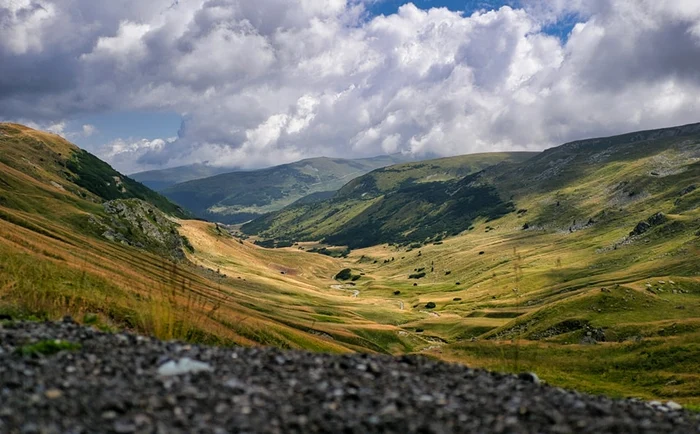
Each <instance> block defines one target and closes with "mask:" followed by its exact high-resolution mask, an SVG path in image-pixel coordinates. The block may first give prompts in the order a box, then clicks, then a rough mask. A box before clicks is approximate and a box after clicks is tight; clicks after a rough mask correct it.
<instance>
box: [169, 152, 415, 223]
mask: <svg viewBox="0 0 700 434" xmlns="http://www.w3.org/2000/svg"><path fill="white" fill-rule="evenodd" d="M411 158H412V157H409V156H404V155H401V154H396V155H383V156H378V157H373V158H364V159H357V160H348V159H342V158H327V157H320V158H310V159H306V160H301V161H298V162H295V163H289V164H283V165H280V166H274V167H269V168H266V169H260V170H251V171H238V172H231V173H224V174H219V175H216V176H212V177H208V178H203V179H197V180H193V181H188V182H184V183H180V184H176V185H173V186H170V187H168V188H166V189H164V190H163V191H162V193H163V194H164V195H165V196H166V197H168V198H169V199H171V200H173V201H174V202H176V203H178V204H180V205H181V206H183V207H185V208H187V209H189V210H191V211H192V212H193V213H194V214H195V215H197V216H198V217H201V218H205V219H208V220H213V221H218V222H221V223H243V222H245V221H248V220H251V219H253V218H255V217H258V216H260V215H262V214H266V213H268V212H273V211H277V210H279V209H282V208H284V207H285V206H287V205H290V204H292V203H294V202H296V201H297V200H299V199H302V198H304V197H306V196H308V195H310V194H313V193H320V192H328V191H334V190H337V189H339V188H340V187H342V186H343V185H345V184H346V183H347V182H348V181H350V180H352V179H353V178H355V177H358V176H361V175H364V174H365V173H367V172H369V171H371V170H374V169H377V168H379V167H385V166H389V165H392V164H396V163H401V162H404V161H407V160H410V159H411Z"/></svg>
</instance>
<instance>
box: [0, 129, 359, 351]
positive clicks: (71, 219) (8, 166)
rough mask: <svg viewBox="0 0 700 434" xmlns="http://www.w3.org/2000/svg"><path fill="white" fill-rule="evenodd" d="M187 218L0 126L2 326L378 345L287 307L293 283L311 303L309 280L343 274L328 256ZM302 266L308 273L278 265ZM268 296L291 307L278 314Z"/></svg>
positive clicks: (85, 161) (338, 346) (71, 152)
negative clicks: (306, 255)
mask: <svg viewBox="0 0 700 434" xmlns="http://www.w3.org/2000/svg"><path fill="white" fill-rule="evenodd" d="M188 216H189V214H187V213H185V212H184V211H182V209H181V208H179V207H178V206H176V205H174V204H172V203H171V202H169V201H168V200H167V199H166V198H164V197H163V196H161V195H159V194H158V193H155V192H153V191H152V190H150V189H148V188H147V187H145V186H143V185H141V184H139V183H137V182H136V181H133V180H131V179H130V178H128V177H126V176H124V175H122V174H120V173H119V172H116V171H115V170H114V169H112V168H111V167H110V166H109V165H108V164H107V163H105V162H103V161H101V160H99V159H97V158H96V157H94V156H92V155H91V154H89V153H87V152H85V151H83V150H81V149H79V148H78V147H76V146H75V145H73V144H71V143H69V142H67V141H66V140H64V139H63V138H61V137H59V136H57V135H54V134H49V133H45V132H41V131H36V130H33V129H31V128H28V127H25V126H22V125H17V124H7V123H0V321H2V322H0V327H1V326H2V325H3V324H4V322H5V321H7V320H8V319H9V320H10V321H11V320H14V319H29V320H43V319H60V318H61V317H63V316H64V315H72V316H73V317H74V318H76V319H77V320H79V321H81V322H83V323H87V324H92V325H94V326H97V327H99V328H101V329H103V330H118V329H129V330H135V331H139V332H141V333H145V334H150V335H154V336H158V337H160V338H162V339H173V338H178V339H185V340H188V341H197V342H209V343H217V344H225V345H232V344H236V345H255V344H265V343H266V344H272V343H275V342H276V343H277V344H279V345H284V346H286V347H288V348H306V349H313V348H315V349H317V350H322V351H330V352H348V351H352V350H357V349H361V348H365V347H367V346H371V345H373V344H372V343H371V342H369V341H363V340H362V339H355V340H354V341H352V340H349V342H347V343H336V342H331V341H327V340H325V339H323V338H322V337H319V336H317V335H314V334H311V333H309V332H308V327H307V326H306V325H305V323H306V322H307V320H306V317H305V316H304V317H303V320H299V319H298V315H299V314H298V313H296V312H295V311H294V309H291V310H290V309H289V299H288V295H284V294H283V292H284V291H283V289H284V288H289V287H293V288H299V291H301V292H300V296H303V297H304V298H306V299H309V300H313V299H314V297H311V298H308V297H309V294H308V291H309V288H310V287H312V286H311V285H310V283H309V282H308V280H309V279H310V278H314V279H319V276H320V275H328V274H333V273H334V272H336V271H335V269H336V268H337V267H336V265H335V264H333V263H332V260H330V258H323V257H320V256H319V255H314V256H313V257H310V259H311V260H308V261H306V262H305V263H304V264H299V259H298V258H297V257H296V255H295V254H292V255H290V254H288V253H287V254H286V253H282V254H270V253H269V252H268V251H266V250H264V249H262V248H259V247H257V246H255V245H253V244H251V243H248V242H243V241H242V240H241V241H240V242H238V240H234V239H233V238H231V237H230V236H226V237H224V234H223V233H222V232H220V228H218V227H214V226H213V225H209V224H206V223H203V222H199V221H192V220H182V219H181V218H186V217H188ZM217 236H218V237H219V239H218V240H217V241H219V242H214V243H211V244H209V240H212V239H216V238H212V237H217ZM190 238H191V241H192V242H190ZM202 240H206V243H204V244H202V243H201V241H202ZM224 240H225V242H222V241H224ZM193 244H196V245H197V246H198V248H199V249H200V251H199V252H198V251H196V250H195V249H194V248H193ZM224 244H227V246H224ZM211 248H216V250H215V251H217V252H225V253H226V254H227V255H229V256H228V257H229V258H234V257H235V258H237V260H242V261H244V262H245V263H246V265H245V266H244V267H239V269H238V270H237V271H236V272H235V273H236V274H235V275H233V276H231V277H229V276H227V275H226V274H223V273H221V272H220V270H219V268H220V267H221V268H223V267H222V264H218V265H217V264H215V263H210V262H208V260H207V258H209V257H211V252H209V250H208V249H211ZM199 255H201V256H199ZM317 258H318V259H317ZM307 266H308V267H309V269H308V271H307V270H306V269H305V268H304V267H307ZM297 267H299V268H302V269H305V273H303V274H304V276H303V277H301V278H300V277H297V276H293V275H291V273H290V274H289V275H285V274H281V273H280V271H279V270H280V268H281V269H283V270H290V269H292V268H297ZM329 280H330V279H329ZM260 300H265V301H264V302H262V304H264V305H267V306H268V308H272V307H275V308H276V307H277V306H285V308H284V310H283V309H281V308H280V310H279V313H275V314H274V315H271V317H268V316H267V315H265V314H262V313H261V312H260V311H258V310H257V309H258V308H259V306H258V303H259V301H260ZM290 312H291V315H290ZM342 334H345V333H341V335H342ZM294 341H296V343H294Z"/></svg>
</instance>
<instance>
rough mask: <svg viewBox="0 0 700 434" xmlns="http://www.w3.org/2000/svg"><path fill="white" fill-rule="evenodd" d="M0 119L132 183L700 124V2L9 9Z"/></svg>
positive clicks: (37, 5)
mask: <svg viewBox="0 0 700 434" xmlns="http://www.w3.org/2000/svg"><path fill="white" fill-rule="evenodd" d="M0 121H13V122H20V123H24V124H27V125H30V126H33V127H36V128H41V129H44V130H48V131H51V132H54V133H57V134H60V135H62V136H64V137H66V138H67V139H68V140H71V141H72V142H74V143H76V144H78V145H79V146H81V147H83V148H85V149H87V150H89V151H90V152H93V153H94V154H96V155H98V156H99V157H100V158H102V159H104V160H106V161H108V162H109V163H110V164H112V165H113V166H114V167H115V168H117V169H118V170H120V171H122V172H125V173H134V172H138V171H143V170H152V169H160V168H167V167H175V166H180V165H185V164H191V163H202V162H208V163H209V164H212V165H217V166H225V167H240V168H258V167H265V166H270V165H276V164H283V163H287V162H291V161H295V160H299V159H302V158H307V157H314V156H321V155H325V156H331V157H347V158H354V157H357V158H360V157H367V156H373V155H379V154H385V153H396V152H402V153H407V154H413V155H415V156H416V157H421V156H436V155H439V156H449V155H457V154H466V153H474V152H489V151H504V150H541V149H545V148H548V147H551V146H556V145H559V144H562V143H565V142H567V141H571V140H576V139H581V138H588V137H595V136H604V135H612V134H618V133H623V132H628V131H636V130H641V129H650V128H660V127H666V126H673V125H681V124H686V123H693V122H700V3H698V1H697V0H667V1H664V2H659V1H657V0H510V1H504V0H461V1H460V0H415V1H414V2H413V3H407V2H405V1H399V0H256V1H254V2H253V1H250V0H149V1H148V2H144V1H142V0H111V1H110V2H95V1H94V0H0Z"/></svg>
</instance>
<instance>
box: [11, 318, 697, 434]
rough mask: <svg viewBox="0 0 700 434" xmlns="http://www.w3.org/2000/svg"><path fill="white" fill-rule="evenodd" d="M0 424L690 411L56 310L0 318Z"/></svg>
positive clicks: (639, 427) (291, 427) (573, 426)
mask: <svg viewBox="0 0 700 434" xmlns="http://www.w3.org/2000/svg"><path fill="white" fill-rule="evenodd" d="M56 340H59V341H58V343H57V342H56ZM69 343H72V344H78V345H79V348H78V345H70V344H69ZM70 347H72V348H70ZM62 348H68V349H62ZM52 351H57V352H56V353H54V354H50V355H49V354H48V353H51V352H52ZM0 432H1V433H92V432H113V433H190V432H193V433H228V432H241V433H257V432H265V433H288V432H289V433H294V432H329V433H371V432H395V433H402V434H405V433H451V432H462V433H559V434H563V433H649V434H652V433H654V434H657V433H667V432H669V433H695V432H697V433H700V418H699V417H698V415H696V414H693V413H689V412H686V411H685V410H683V409H681V408H680V406H678V405H675V404H674V403H670V404H668V403H666V404H662V403H646V402H641V401H636V400H611V399H608V398H603V397H596V396H589V395H584V394H580V393H576V392H571V391H565V390H562V389H559V388H554V387H550V386H546V385H543V384H539V381H538V380H537V378H536V377H533V376H532V375H529V374H524V375H521V376H520V377H516V376H513V375H502V374H495V373H490V372H487V371H482V370H473V369H469V368H467V367H465V366H461V365H452V364H446V363H440V362H435V361H431V360H429V359H425V358H420V357H412V356H408V357H398V358H393V357H387V356H374V355H361V354H355V355H343V356H333V355H322V354H314V353H307V352H296V351H281V350H277V349H268V348H266V349H262V348H234V349H225V348H212V347H204V346H195V345H192V346H190V345H186V344H182V343H176V342H161V341H158V340H155V339H151V338H145V337H140V336H134V335H130V334H122V333H120V334H106V333H102V332H99V331H96V330H94V329H92V328H87V327H82V326H79V325H77V324H74V323H73V322H72V321H70V319H66V320H64V321H63V322H60V323H12V324H5V325H4V326H2V327H0Z"/></svg>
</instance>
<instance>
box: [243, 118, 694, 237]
mask: <svg viewBox="0 0 700 434" xmlns="http://www.w3.org/2000/svg"><path fill="white" fill-rule="evenodd" d="M699 129H700V127H698V125H689V126H684V127H677V128H669V129H663V130H655V131H644V132H637V133H633V134H627V135H622V136H616V137H611V138H599V139H592V140H584V141H577V142H573V143H569V144H565V145H562V146H560V147H556V148H553V149H550V150H547V151H545V152H543V153H542V154H540V155H537V156H535V157H533V158H531V159H528V160H526V161H523V162H513V161H504V162H503V163H500V164H497V165H493V166H492V167H488V168H486V169H485V170H483V171H481V172H479V173H475V174H471V175H468V176H466V177H464V178H462V179H459V180H446V181H438V182H432V183H425V182H423V183H421V182H414V181H411V182H408V183H402V181H401V179H402V178H399V182H398V185H399V187H398V188H393V189H392V188H389V189H386V188H384V187H382V185H383V184H382V182H384V183H386V181H383V180H382V178H381V177H379V178H378V177H377V176H375V175H374V174H373V175H372V176H371V177H364V178H358V179H357V180H355V181H353V182H352V183H350V184H349V185H347V186H346V187H344V188H343V189H342V190H341V191H340V192H339V193H338V195H337V196H335V197H334V198H332V199H331V200H327V201H324V202H319V203H315V204H309V205H303V206H292V207H289V208H286V209H284V210H281V211H279V212H277V213H273V214H271V215H268V216H264V217H262V218H260V219H258V220H256V221H253V222H251V223H249V224H247V225H245V226H244V227H243V230H244V231H245V232H246V233H249V234H259V235H261V236H263V237H269V238H278V239H286V240H304V241H307V240H325V242H327V243H330V244H336V245H347V246H349V247H351V248H357V247H367V246H371V245H374V244H381V243H387V242H388V243H409V242H426V241H430V240H434V241H435V240H439V239H442V238H444V237H445V236H449V235H456V234H458V233H460V232H462V231H464V230H467V229H469V228H470V227H471V226H472V223H473V222H474V221H475V220H477V219H479V218H485V219H487V220H494V219H497V218H499V217H502V216H504V215H506V214H509V213H514V212H516V210H522V209H527V208H529V205H530V204H531V203H533V202H536V201H539V202H540V203H556V204H557V206H556V207H554V208H552V207H551V206H547V207H543V206H539V207H537V208H536V209H535V210H531V211H530V212H529V213H528V215H527V217H528V219H527V220H528V221H529V223H528V225H529V226H532V227H545V226H546V227H552V226H558V227H559V228H561V229H566V230H568V229H569V226H571V227H572V229H576V228H580V227H582V225H585V224H586V223H587V222H588V221H589V220H600V219H603V218H605V217H604V216H601V215H600V213H604V212H608V214H609V213H610V212H612V211H610V210H609V209H607V208H610V207H605V206H601V202H600V201H603V202H602V203H608V204H609V203H614V202H620V203H630V204H631V203H637V202H640V201H644V200H645V199H647V200H648V199H654V200H655V199H657V198H656V197H655V196H654V195H653V194H652V192H656V191H659V190H663V189H664V188H668V182H670V180H674V181H677V182H688V183H691V181H692V179H693V176H694V175H696V173H695V170H697V169H696V166H694V165H693V164H692V163H693V161H694V160H693V158H696V154H697V152H698V151H697V144H696V143H695V142H694V140H696V139H697V137H698V135H699V132H698V130H699ZM631 162H634V164H628V163H631ZM400 167H401V166H399V168H400ZM408 167H411V166H408ZM432 170H433V171H434V174H435V176H438V177H439V176H441V175H440V174H441V173H443V172H442V170H439V169H432ZM640 170H642V172H640V173H637V172H638V171H640ZM393 172H394V169H392V168H390V170H388V171H384V172H381V171H380V172H379V175H383V176H384V177H386V175H387V174H393ZM427 176H430V175H427ZM396 184H397V183H396V182H395V183H393V184H390V185H394V186H395V185H396ZM592 185H596V186H597V187H598V188H599V190H598V189H592V188H590V186H592ZM584 187H585V188H584ZM383 188H384V190H383ZM572 190H573V191H576V193H572V192H571V191H572ZM583 192H585V195H587V196H584V195H583ZM601 192H609V195H608V197H605V198H598V199H595V200H593V199H590V200H591V203H586V202H585V199H586V198H587V197H591V198H592V197H599V196H600V194H601ZM666 194H667V195H673V194H676V192H672V191H667V192H666ZM555 198H556V200H555ZM606 209H607V211H606ZM594 210H595V212H593V211H594ZM523 213H524V212H523Z"/></svg>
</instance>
